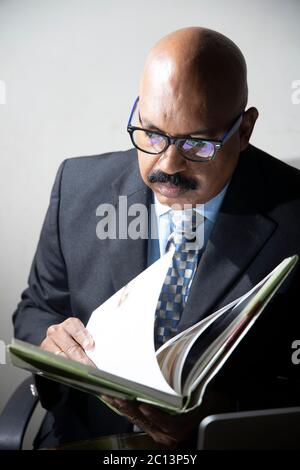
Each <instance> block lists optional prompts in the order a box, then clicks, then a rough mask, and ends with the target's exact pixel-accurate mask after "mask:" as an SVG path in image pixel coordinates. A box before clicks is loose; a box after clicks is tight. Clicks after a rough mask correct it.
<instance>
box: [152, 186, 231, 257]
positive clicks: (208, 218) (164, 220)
mask: <svg viewBox="0 0 300 470" xmlns="http://www.w3.org/2000/svg"><path fill="white" fill-rule="evenodd" d="M228 185H229V183H227V185H226V186H224V188H223V189H222V190H221V191H220V192H219V193H218V194H217V195H216V196H215V197H213V198H212V199H210V200H209V201H208V202H206V203H205V204H199V206H198V207H197V208H196V209H195V210H196V211H197V212H198V213H199V214H201V215H202V216H204V217H205V220H204V240H203V250H204V249H205V246H206V244H207V241H208V239H209V236H210V233H211V231H212V228H213V226H214V223H215V221H216V218H217V216H218V213H219V210H220V207H221V204H222V202H223V199H224V196H225V194H226V190H227V188H228ZM153 199H154V203H153V204H152V206H151V211H150V220H149V226H150V235H151V236H150V240H149V243H148V266H150V265H151V264H152V263H154V262H155V261H157V260H158V258H160V256H162V255H163V254H164V253H165V249H166V245H167V241H168V238H169V236H170V234H171V224H170V218H169V214H168V213H169V211H170V210H171V208H170V207H169V206H166V205H164V204H161V203H160V202H159V201H158V199H157V197H156V195H155V194H154V193H153Z"/></svg>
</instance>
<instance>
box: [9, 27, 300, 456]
mask: <svg viewBox="0 0 300 470" xmlns="http://www.w3.org/2000/svg"><path fill="white" fill-rule="evenodd" d="M247 94H248V88H247V69H246V63H245V59H244V57H243V55H242V53H241V51H240V50H239V48H238V47H237V46H236V45H235V44H234V43H233V42H232V41H231V40H230V39H228V38H226V37H225V36H223V35H222V34H220V33H217V32H215V31H211V30H208V29H205V28H197V27H194V28H185V29H181V30H179V31H175V32H174V33H171V34H169V35H168V36H166V37H165V38H163V39H162V40H160V41H159V42H158V43H157V44H156V45H155V46H154V47H153V49H152V50H151V51H150V53H149V55H148V57H147V60H146V64H145V67H144V70H143V73H142V76H141V80H140V87H139V91H138V99H137V100H136V101H135V103H134V105H133V108H132V112H131V113H130V118H129V122H128V132H129V134H130V137H131V140H132V143H133V146H134V148H133V149H131V150H129V151H126V152H114V153H109V154H106V155H102V156H92V157H84V158H76V159H69V160H66V161H64V162H63V163H62V165H61V167H60V169H59V171H58V174H57V178H56V181H55V184H54V188H53V191H52V195H51V201H50V206H49V210H48V213H47V216H46V219H45V222H44V226H43V229H42V233H41V238H40V241H39V245H38V248H37V252H36V255H35V258H34V261H33V265H32V269H31V273H30V278H29V286H28V288H27V289H26V290H25V291H24V293H23V296H22V301H21V302H20V304H19V306H18V309H17V311H16V312H15V314H14V324H15V335H16V337H17V338H20V339H22V340H25V341H29V342H32V343H34V344H38V345H41V347H42V348H44V349H46V350H48V351H51V352H54V353H59V354H62V355H63V356H66V357H70V358H73V359H75V360H79V361H82V362H84V363H87V364H91V362H90V360H89V359H88V357H87V355H86V354H85V350H87V349H89V348H91V347H93V338H92V337H91V336H90V335H89V334H88V332H87V330H86V329H85V326H84V325H86V323H87V321H88V319H89V316H90V314H91V312H92V311H93V310H94V309H95V308H96V307H97V306H98V305H100V304H101V303H103V302H104V301H105V300H106V299H108V298H109V297H110V296H111V295H112V294H113V293H114V292H116V291H117V290H118V289H120V288H121V287H122V286H124V285H125V284H126V283H127V282H129V281H130V280H131V279H132V278H134V277H135V276H136V275H138V274H139V273H140V272H142V271H143V270H144V269H145V268H146V267H147V266H148V265H150V264H151V263H152V262H153V261H155V260H156V259H158V258H159V257H160V256H161V255H162V254H163V253H164V250H165V249H166V244H165V243H164V240H166V238H167V236H168V234H170V231H171V228H170V226H169V225H168V222H166V221H168V220H169V219H168V218H166V217H167V216H168V213H169V211H170V209H171V208H173V209H174V207H175V206H176V209H177V210H180V209H182V210H184V209H185V207H186V205H189V206H191V207H193V208H194V209H195V208H197V207H198V206H199V205H201V207H202V209H203V210H204V212H203V214H204V216H205V219H204V241H203V247H202V251H201V256H200V258H199V260H198V264H197V263H196V264H195V271H194V273H193V277H192V283H191V285H190V289H189V291H188V298H187V301H186V303H185V306H184V308H183V311H182V313H181V316H180V319H179V323H178V326H177V331H178V332H179V331H182V330H184V329H185V328H187V327H189V326H191V325H192V324H194V323H195V322H197V321H199V320H200V319H201V318H203V317H205V316H207V315H208V314H209V313H211V312H212V311H213V310H215V309H216V308H218V307H220V306H223V305H225V304H227V303H228V302H230V301H231V300H234V299H235V298H237V297H238V296H240V295H242V294H244V293H245V292H247V291H248V290H249V289H250V288H251V287H252V286H253V285H255V284H256V283H257V282H258V281H259V280H261V279H262V278H263V277H264V276H265V275H266V274H267V273H268V272H269V271H271V270H272V269H273V268H274V267H275V266H276V265H277V264H278V263H279V262H280V261H281V260H282V259H283V258H284V257H287V256H290V255H293V254H300V250H299V247H300V225H299V220H300V218H299V215H300V205H299V196H300V175H299V172H298V171H297V170H295V169H293V168H291V167H289V166H288V165H285V164H284V163H282V162H280V161H279V160H276V159H275V158H274V157H271V156H269V155H267V154H266V153H264V152H262V151H261V150H259V149H257V148H255V147H253V146H252V145H250V144H249V139H250V137H251V134H252V131H253V128H254V125H255V122H256V119H257V117H258V111H257V109H256V108H254V107H250V108H247ZM119 196H123V197H124V196H125V197H126V198H127V199H126V201H127V204H128V207H131V206H133V205H134V204H137V203H138V204H143V205H144V206H146V207H147V208H149V207H150V205H151V204H154V206H155V214H156V219H155V220H156V224H157V227H156V228H157V230H158V238H157V239H153V238H151V237H150V236H148V235H149V234H148V232H147V236H141V237H140V238H134V239H133V238H130V237H129V238H127V239H124V237H121V236H119V237H118V236H117V237H116V238H115V239H114V238H105V237H101V236H100V237H99V236H96V233H97V235H99V233H98V232H97V223H98V218H97V214H98V215H99V211H98V212H97V208H99V207H101V205H102V204H107V203H110V204H113V206H114V207H115V208H116V211H117V214H118V216H119V215H120V214H119V212H120V211H121V210H122V208H121V203H120V199H119ZM121 215H124V214H121ZM127 223H128V224H129V223H130V217H129V218H128V219H127ZM298 285H299V269H296V270H295V271H294V273H293V275H292V276H291V277H290V278H289V281H288V282H287V283H286V284H285V285H284V287H283V288H282V289H281V290H280V292H279V294H278V295H277V296H276V297H275V298H274V300H273V301H272V302H271V304H270V305H269V307H268V308H267V309H266V311H265V312H264V314H263V316H262V317H261V319H260V320H259V321H258V322H257V326H256V325H255V328H253V330H251V332H250V333H249V334H248V336H247V338H246V339H245V340H244V341H243V343H242V344H241V345H240V346H239V348H238V349H237V350H236V352H235V353H234V354H233V356H232V357H231V358H230V360H229V361H228V362H227V363H226V365H225V366H224V368H223V369H222V371H221V372H220V373H219V374H218V376H217V377H216V379H215V380H214V381H213V383H212V384H211V386H210V387H209V389H208V391H207V393H206V395H205V397H204V402H203V405H202V406H201V407H199V409H198V410H196V411H194V412H192V413H188V414H186V415H184V416H179V417H174V416H170V415H169V414H167V413H163V412H162V411H159V410H158V409H157V408H155V407H153V406H150V405H149V406H147V405H145V404H137V403H133V402H127V401H125V400H117V399H112V398H109V397H102V399H104V400H106V401H108V402H109V403H110V404H112V405H113V406H114V407H115V408H117V409H119V411H120V412H121V414H122V415H123V417H121V416H119V415H117V414H115V413H113V412H112V411H111V410H110V409H109V408H108V407H106V406H105V405H103V404H102V403H101V402H100V401H99V400H97V399H96V398H94V397H91V396H88V395H86V394H83V393H81V392H79V391H76V390H74V389H70V388H68V387H65V386H62V385H58V384H55V383H53V382H48V381H47V382H46V383H45V381H44V382H43V381H41V383H39V391H40V398H41V401H42V404H43V406H44V407H45V408H46V409H47V410H48V413H47V415H46V418H45V420H44V423H43V426H42V428H41V430H40V432H39V435H38V437H37V439H36V442H35V446H36V447H47V446H55V445H59V444H61V443H64V442H70V441H76V440H83V439H88V438H91V437H98V436H100V435H106V434H112V433H120V432H129V431H132V429H133V425H136V426H137V427H138V428H139V429H141V430H144V431H145V432H146V433H147V434H149V436H151V438H152V439H153V440H154V441H155V442H156V443H158V444H159V445H163V446H166V447H169V448H175V447H178V446H179V447H182V446H186V445H192V444H191V442H192V440H191V439H192V438H193V436H195V435H196V432H197V426H198V424H199V422H200V421H201V419H202V418H203V417H204V416H206V415H207V414H209V413H216V412H220V411H227V410H228V411H229V410H231V411H234V410H238V409H239V410H240V409H255V408H263V407H267V408H270V407H276V406H286V405H295V404H299V398H298V397H299V396H300V395H299V385H298V383H299V373H298V370H297V367H296V366H295V365H294V364H293V363H292V361H291V354H292V349H291V346H292V343H293V341H294V340H295V339H297V336H299V335H298V332H299V312H298V307H296V305H297V303H296V298H297V288H298ZM142 314H143V312H141V315H142ZM119 353H120V351H118V346H117V345H116V354H119Z"/></svg>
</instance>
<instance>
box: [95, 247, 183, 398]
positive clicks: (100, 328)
mask: <svg viewBox="0 0 300 470" xmlns="http://www.w3.org/2000/svg"><path fill="white" fill-rule="evenodd" d="M172 256H173V250H172V249H171V250H170V251H169V252H168V253H166V254H165V255H164V256H162V257H161V258H160V259H159V260H158V261H156V262H155V263H154V264H152V265H151V266H150V267H149V268H147V269H146V270H145V271H143V272H142V273H141V274H139V275H138V276H137V277H136V278H134V279H133V280H132V281H131V282H130V283H129V284H127V285H126V286H124V287H123V288H122V289H120V290H119V291H118V292H116V293H115V294H114V295H113V296H112V297H110V298H109V299H108V300H107V301H106V302H104V303H103V304H102V305H101V306H100V307H98V308H97V309H96V310H95V311H94V312H93V313H92V315H91V318H90V320H89V322H88V324H87V329H88V331H89V332H90V334H91V335H92V337H93V338H94V341H95V347H94V349H93V350H92V351H86V354H87V355H88V356H89V357H90V358H91V360H92V361H93V362H94V363H95V364H96V366H97V367H98V368H99V369H101V370H103V371H106V372H109V373H111V374H115V375H117V376H120V377H123V378H125V379H128V380H132V381H134V382H138V383H140V384H143V385H146V386H149V387H152V388H156V389H157V390H160V391H163V392H166V393H169V394H172V395H177V393H176V392H175V391H174V390H173V389H172V388H171V387H170V386H169V385H168V383H167V382H166V380H165V378H164V376H163V375H162V373H161V370H160V367H159V365H158V363H157V360H156V355H155V346H154V320H155V310H156V306H157V301H158V298H159V294H160V291H161V288H162V285H163V282H164V280H165V276H166V273H167V270H168V267H169V266H170V263H171V258H172Z"/></svg>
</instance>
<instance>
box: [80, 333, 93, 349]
mask: <svg viewBox="0 0 300 470" xmlns="http://www.w3.org/2000/svg"><path fill="white" fill-rule="evenodd" d="M82 346H83V348H84V349H89V348H91V347H93V346H94V340H93V338H92V337H91V336H89V337H87V338H85V339H84V341H83V343H82Z"/></svg>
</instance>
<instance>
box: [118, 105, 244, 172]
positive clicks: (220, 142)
mask: <svg viewBox="0 0 300 470" xmlns="http://www.w3.org/2000/svg"><path fill="white" fill-rule="evenodd" d="M138 101H139V96H138V97H137V98H136V99H135V101H134V104H133V107H132V110H131V112H130V115H129V119H128V123H127V132H128V133H129V135H130V139H131V142H132V144H133V145H134V147H136V148H137V149H139V150H140V151H141V152H144V153H147V154H148V155H159V154H161V153H163V152H165V151H166V150H167V148H168V147H169V146H170V145H172V144H174V145H176V148H177V149H178V152H179V153H180V155H181V156H182V157H183V158H185V159H186V160H190V161H192V162H195V163H207V162H210V161H211V160H214V159H215V158H216V155H217V153H218V151H219V150H220V148H221V147H222V146H223V145H224V144H225V142H227V140H229V139H230V137H231V136H233V134H234V133H235V132H236V131H237V130H238V128H239V127H240V125H241V122H242V120H243V117H244V114H245V111H242V113H241V114H240V115H239V116H238V118H237V119H236V120H235V122H234V123H233V125H232V127H231V128H230V129H229V130H228V131H226V132H225V134H224V136H223V137H222V139H221V140H214V139H199V138H197V137H192V136H187V137H184V138H182V137H172V136H169V135H167V134H164V133H162V132H159V131H151V129H145V128H143V127H137V126H132V124H131V120H132V117H133V114H134V112H135V109H136V106H137V104H138ZM135 130H140V131H146V132H150V131H151V132H153V134H157V135H160V136H161V137H163V138H164V139H165V142H166V146H165V148H164V149H163V150H161V151H160V152H149V151H146V150H144V149H142V148H140V147H139V146H138V145H136V143H135V141H134V138H133V133H134V131H135ZM187 140H193V141H196V142H199V143H205V142H209V143H211V144H213V145H214V153H213V155H212V156H211V157H207V158H206V159H205V160H198V159H197V160H196V159H193V158H190V157H187V156H186V155H184V153H183V152H182V151H181V147H180V144H181V145H183V143H184V142H186V141H187Z"/></svg>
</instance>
